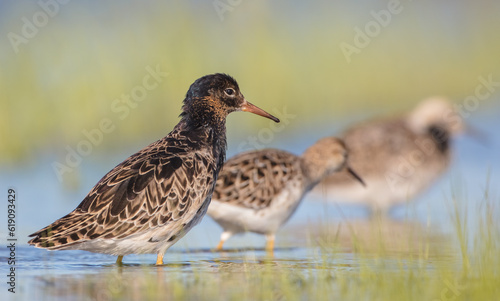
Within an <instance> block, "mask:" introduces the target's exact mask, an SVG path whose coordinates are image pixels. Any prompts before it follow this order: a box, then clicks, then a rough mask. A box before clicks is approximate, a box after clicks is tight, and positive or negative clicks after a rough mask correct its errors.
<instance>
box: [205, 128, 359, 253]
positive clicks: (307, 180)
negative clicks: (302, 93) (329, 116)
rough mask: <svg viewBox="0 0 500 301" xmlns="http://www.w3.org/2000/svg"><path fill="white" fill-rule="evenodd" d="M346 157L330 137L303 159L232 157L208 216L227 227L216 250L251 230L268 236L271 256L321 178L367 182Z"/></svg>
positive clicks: (279, 154)
mask: <svg viewBox="0 0 500 301" xmlns="http://www.w3.org/2000/svg"><path fill="white" fill-rule="evenodd" d="M347 157H348V153H347V150H346V148H345V146H344V143H343V142H342V141H341V140H339V139H337V138H333V137H328V138H323V139H321V140H319V141H318V142H316V143H315V144H314V145H312V146H311V147H309V148H308V149H307V150H306V151H305V152H304V154H303V155H302V156H300V157H299V156H296V155H293V154H291V153H288V152H286V151H282V150H277V149H264V150H259V151H250V152H246V153H241V154H239V155H236V156H234V157H233V158H231V159H229V160H228V161H227V162H226V163H225V164H224V167H223V169H222V171H221V173H220V175H219V178H218V180H217V184H216V186H215V191H214V194H213V198H212V203H211V204H210V206H209V207H208V215H209V216H210V217H212V218H213V219H214V220H215V221H216V222H217V223H218V224H219V225H220V226H222V228H223V229H224V232H223V233H222V235H221V239H220V243H219V245H218V246H217V250H221V249H222V246H223V244H224V242H225V241H226V240H227V239H228V238H229V237H231V236H232V235H234V234H237V233H242V232H246V231H250V232H255V233H259V234H264V235H265V236H266V240H267V246H266V249H267V250H268V251H271V252H272V250H273V249H274V239H275V233H276V231H277V230H278V228H279V227H280V226H281V225H283V224H284V223H285V222H286V221H287V220H288V219H289V218H290V216H292V214H293V213H294V212H295V210H296V209H297V207H298V206H299V204H300V202H301V200H302V198H303V197H304V195H305V194H306V193H307V192H308V191H309V190H311V189H312V188H313V187H314V186H315V185H316V184H317V183H319V181H320V180H321V179H323V178H324V177H325V176H327V175H330V174H332V173H334V172H336V171H339V170H342V169H343V170H345V172H346V173H348V174H349V173H350V174H351V177H354V178H355V179H356V180H358V181H359V182H361V183H363V181H362V180H361V178H360V177H359V176H358V175H357V174H356V173H354V171H352V170H351V169H350V167H349V166H347ZM358 185H359V183H358ZM359 186H361V185H359Z"/></svg>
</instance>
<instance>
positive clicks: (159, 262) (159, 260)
mask: <svg viewBox="0 0 500 301" xmlns="http://www.w3.org/2000/svg"><path fill="white" fill-rule="evenodd" d="M162 264H163V254H160V253H158V255H156V265H162Z"/></svg>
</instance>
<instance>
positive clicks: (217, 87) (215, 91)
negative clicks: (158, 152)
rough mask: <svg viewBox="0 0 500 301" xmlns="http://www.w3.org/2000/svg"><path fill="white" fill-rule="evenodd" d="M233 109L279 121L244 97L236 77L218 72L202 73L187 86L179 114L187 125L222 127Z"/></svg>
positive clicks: (221, 128)
mask: <svg viewBox="0 0 500 301" xmlns="http://www.w3.org/2000/svg"><path fill="white" fill-rule="evenodd" d="M236 111H245V112H251V113H254V114H257V115H260V116H263V117H266V118H269V119H271V120H273V121H275V122H279V119H278V118H276V117H274V116H272V115H271V114H269V113H267V112H266V111H264V110H262V109H260V108H258V107H257V106H255V105H253V104H251V103H249V102H248V101H246V100H245V97H244V96H243V94H242V93H241V91H240V88H239V86H238V83H237V82H236V80H235V79H234V78H232V77H231V76H229V75H227V74H221V73H215V74H210V75H206V76H203V77H201V78H199V79H197V80H196V81H195V82H194V83H193V84H192V85H191V87H189V90H188V92H187V93H186V98H185V99H184V105H183V106H182V113H181V115H180V116H181V117H182V120H183V121H184V122H185V125H186V126H188V127H195V128H196V127H200V126H201V127H212V128H214V129H215V130H223V129H224V128H225V121H226V117H227V115H228V114H229V113H231V112H236Z"/></svg>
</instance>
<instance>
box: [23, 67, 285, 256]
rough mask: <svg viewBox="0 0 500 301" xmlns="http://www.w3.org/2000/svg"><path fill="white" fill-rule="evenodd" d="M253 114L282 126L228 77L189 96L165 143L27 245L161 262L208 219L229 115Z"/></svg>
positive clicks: (217, 77)
mask: <svg viewBox="0 0 500 301" xmlns="http://www.w3.org/2000/svg"><path fill="white" fill-rule="evenodd" d="M234 111H248V112H252V113H255V114H258V115H261V116H264V117H267V118H270V119H272V120H274V121H277V122H279V120H278V119H277V118H275V117H273V116H271V115H270V114H268V113H266V112H265V111H263V110H261V109H259V108H258V107H256V106H254V105H252V104H251V103H249V102H247V101H246V100H245V98H244V97H243V95H242V94H241V92H240V90H239V87H238V84H237V82H236V81H235V80H234V79H233V78H232V77H230V76H228V75H225V74H212V75H207V76H204V77H201V78H199V79H198V80H196V81H195V82H194V83H193V84H192V85H191V87H190V88H189V90H188V92H187V94H186V98H185V99H184V105H183V107H182V113H181V115H180V117H181V120H180V121H179V123H178V124H177V125H176V126H175V127H174V129H173V130H172V132H170V133H169V134H168V135H167V136H166V137H164V138H163V139H160V140H158V141H156V142H154V143H152V144H150V145H149V146H147V147H146V148H144V149H142V150H141V151H139V152H137V153H136V154H134V155H132V156H130V157H129V158H127V159H126V160H125V161H123V162H122V163H120V164H119V165H118V166H116V167H115V168H113V169H112V170H111V171H110V172H108V173H107V174H106V175H105V176H104V177H103V178H102V179H101V180H100V181H99V182H98V183H97V184H96V185H95V186H94V188H92V190H91V191H90V192H89V194H88V195H87V196H86V197H85V199H84V200H83V201H82V202H81V203H80V205H78V207H77V208H76V209H75V210H74V211H72V212H71V213H69V214H68V215H66V216H64V217H62V218H60V219H58V220H56V221H55V222H54V223H52V224H50V225H49V226H47V227H45V228H43V229H41V230H39V231H37V232H35V233H33V234H31V235H30V237H34V238H33V239H31V240H30V241H29V244H31V245H34V246H35V247H38V248H45V249H49V250H75V249H78V250H87V251H91V252H98V253H105V254H112V255H116V256H118V259H117V263H118V264H121V261H122V258H123V256H124V255H128V254H134V253H156V254H157V261H156V264H163V254H164V253H165V252H166V250H167V249H168V248H169V247H170V246H172V245H173V244H175V243H176V242H177V241H178V240H179V239H180V238H181V237H183V236H184V235H185V234H186V233H187V232H188V231H189V230H190V229H191V228H192V227H193V226H195V225H196V224H198V223H199V222H200V220H201V219H202V218H203V216H204V215H205V213H206V211H207V208H208V205H209V204H210V199H211V197H212V193H213V190H214V186H215V183H216V180H217V175H218V173H219V171H220V169H221V167H222V164H223V162H224V158H225V153H226V128H225V121H226V117H227V115H228V114H229V113H231V112H234Z"/></svg>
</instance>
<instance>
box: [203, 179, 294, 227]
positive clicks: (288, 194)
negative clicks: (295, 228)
mask: <svg viewBox="0 0 500 301" xmlns="http://www.w3.org/2000/svg"><path fill="white" fill-rule="evenodd" d="M303 190H304V189H303V188H301V187H299V186H298V185H292V187H289V189H284V190H283V191H282V192H281V193H280V194H278V195H276V196H275V198H274V199H273V201H272V202H271V205H270V206H269V207H266V208H263V209H258V210H255V209H250V208H246V207H241V206H235V205H231V204H227V203H221V202H218V201H217V200H212V203H211V204H210V206H209V208H208V215H210V217H212V218H213V219H214V220H215V221H216V222H217V223H218V224H220V225H221V226H222V227H223V228H224V230H226V231H230V232H232V233H240V232H246V231H250V232H255V233H259V234H268V233H275V232H276V231H277V230H278V228H279V227H280V226H281V225H282V224H284V223H285V222H286V221H287V220H288V219H289V218H290V216H291V215H292V214H293V212H294V211H295V209H297V207H298V205H299V204H300V201H301V199H302V197H303Z"/></svg>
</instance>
